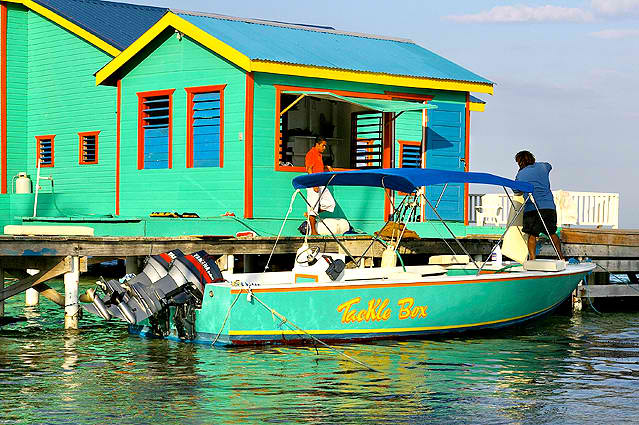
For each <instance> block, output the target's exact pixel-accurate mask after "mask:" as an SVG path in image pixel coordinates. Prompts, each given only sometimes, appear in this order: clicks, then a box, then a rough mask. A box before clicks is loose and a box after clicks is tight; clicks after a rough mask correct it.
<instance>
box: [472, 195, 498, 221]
mask: <svg viewBox="0 0 639 425" xmlns="http://www.w3.org/2000/svg"><path fill="white" fill-rule="evenodd" d="M502 209H503V207H502V197H501V196H500V195H498V194H494V193H489V194H486V195H482V197H481V205H478V206H476V207H475V210H476V211H477V225H478V226H485V225H487V224H491V225H494V226H496V225H498V224H499V221H500V218H501V213H502Z"/></svg>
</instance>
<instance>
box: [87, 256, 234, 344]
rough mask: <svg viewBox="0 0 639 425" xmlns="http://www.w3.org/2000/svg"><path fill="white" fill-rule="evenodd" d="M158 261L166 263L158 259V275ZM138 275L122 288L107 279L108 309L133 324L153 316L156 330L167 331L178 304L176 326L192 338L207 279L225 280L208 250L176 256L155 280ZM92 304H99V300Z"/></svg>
mask: <svg viewBox="0 0 639 425" xmlns="http://www.w3.org/2000/svg"><path fill="white" fill-rule="evenodd" d="M164 260H166V258H164ZM150 261H151V260H150ZM150 261H149V262H150ZM158 264H159V265H160V266H161V267H164V265H165V264H166V263H165V262H162V261H161V260H158V259H154V265H153V267H154V270H156V271H159V272H160V273H158V274H157V275H159V274H161V269H160V268H155V266H157V265H158ZM148 266H149V265H148V264H147V267H148ZM145 270H146V267H145ZM143 274H145V273H144V272H143V273H140V275H138V276H141V275H143ZM157 275H154V276H157ZM138 276H136V278H134V279H131V280H130V281H128V282H126V283H124V284H122V285H120V286H119V288H116V285H114V284H113V283H112V282H114V281H109V282H107V285H106V288H107V290H112V289H113V290H112V291H111V295H110V297H109V299H108V301H107V302H105V303H103V304H104V307H105V309H106V311H107V313H109V314H111V316H114V317H117V318H119V319H122V320H124V321H126V322H127V323H129V324H135V323H139V322H141V321H142V320H144V319H146V318H150V320H151V324H152V327H153V328H154V329H156V330H157V329H160V330H161V332H159V333H161V334H164V333H166V332H167V331H168V308H167V307H168V306H176V307H177V311H176V314H175V319H176V326H177V327H178V331H180V328H182V329H183V330H184V332H179V333H180V337H184V338H187V339H192V336H193V335H194V332H195V326H194V322H195V321H194V315H195V313H194V309H195V308H200V307H201V305H202V298H203V294H204V286H205V285H206V284H207V283H212V282H217V281H221V280H224V278H223V277H222V273H221V272H220V269H219V268H218V267H217V264H216V263H215V260H214V259H213V257H211V256H210V255H208V254H207V253H206V252H205V251H198V252H195V253H193V254H191V255H183V256H175V259H174V260H173V261H172V262H171V265H170V267H169V268H168V273H164V276H162V277H160V278H159V279H157V280H155V281H152V280H151V279H150V278H149V276H148V275H145V276H141V277H140V278H138ZM107 295H108V293H107ZM97 299H99V298H97ZM100 301H101V300H100ZM90 307H95V303H94V306H90ZM185 309H186V310H185ZM95 310H97V311H99V312H100V313H98V315H100V316H101V317H104V318H106V317H105V316H103V314H104V313H103V312H102V311H101V309H98V308H95ZM187 310H188V311H187ZM156 315H157V316H156ZM154 316H155V317H154ZM180 318H182V319H186V320H182V321H181V322H179V323H178V320H177V319H180ZM158 323H159V324H160V325H158Z"/></svg>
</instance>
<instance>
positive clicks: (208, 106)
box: [190, 91, 222, 167]
mask: <svg viewBox="0 0 639 425" xmlns="http://www.w3.org/2000/svg"><path fill="white" fill-rule="evenodd" d="M221 106H222V105H221V94H220V92H219V91H213V92H206V93H196V94H194V95H193V110H192V111H190V112H191V113H192V115H191V120H192V121H191V125H192V126H193V133H192V134H193V167H219V166H220V144H221V143H220V141H221V138H222V134H221V128H222V122H221V120H222V117H221Z"/></svg>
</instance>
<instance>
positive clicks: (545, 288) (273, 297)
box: [131, 265, 593, 345]
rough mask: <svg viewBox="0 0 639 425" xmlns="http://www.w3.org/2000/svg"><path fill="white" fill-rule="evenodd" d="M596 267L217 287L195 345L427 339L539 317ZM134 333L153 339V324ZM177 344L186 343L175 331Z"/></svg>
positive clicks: (201, 315)
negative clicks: (544, 271) (197, 343)
mask: <svg viewBox="0 0 639 425" xmlns="http://www.w3.org/2000/svg"><path fill="white" fill-rule="evenodd" d="M592 268H593V266H591V265H570V266H569V267H568V268H567V269H566V270H565V271H563V272H559V273H543V272H541V273H540V272H538V273H531V272H520V273H499V274H487V275H481V276H434V277H424V278H422V279H418V280H415V279H413V280H412V281H405V280H401V279H397V280H392V279H385V280H384V281H361V282H341V283H333V284H331V283H326V284H295V285H290V284H289V285H268V286H266V285H262V286H260V285H252V286H234V285H229V284H209V285H207V286H206V288H205V291H204V300H203V303H202V308H201V309H200V310H198V311H197V312H196V337H195V338H194V340H193V342H200V343H208V344H210V343H214V344H216V345H245V344H304V343H312V338H311V336H312V337H315V338H318V339H320V340H322V341H333V342H336V341H337V342H350V341H366V340H374V339H401V338H419V337H427V336H431V335H435V334H443V333H453V332H464V331H471V330H479V329H486V328H500V327H504V326H510V325H513V324H517V323H521V322H524V321H527V320H531V319H534V318H537V317H539V316H541V315H543V314H546V313H548V312H550V311H552V310H553V309H554V308H556V307H557V306H558V305H559V304H561V302H562V301H564V300H565V299H566V298H567V297H569V296H570V295H571V293H572V291H573V290H574V289H575V288H576V286H577V284H578V283H579V282H580V281H581V280H582V279H583V278H584V276H585V275H586V274H587V273H589V272H591V271H592ZM131 330H132V332H134V333H140V334H142V335H146V334H148V331H149V329H148V328H147V327H145V326H139V325H138V326H133V327H132V329H131ZM169 338H175V339H179V337H178V335H177V334H176V333H175V332H172V334H171V335H169Z"/></svg>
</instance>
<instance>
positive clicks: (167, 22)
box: [95, 12, 251, 86]
mask: <svg viewBox="0 0 639 425" xmlns="http://www.w3.org/2000/svg"><path fill="white" fill-rule="evenodd" d="M169 27H172V28H174V29H175V30H176V31H179V32H181V33H183V34H187V35H188V36H189V37H191V38H192V39H193V40H195V41H197V42H198V43H200V44H202V45H203V46H206V47H207V48H209V49H211V50H212V51H214V52H215V53H217V54H219V55H220V56H222V57H224V58H226V59H227V60H229V61H230V62H232V63H234V64H236V65H237V66H239V67H240V68H242V69H244V70H245V71H247V72H250V70H251V60H250V59H249V58H248V56H246V55H244V54H242V53H240V52H239V51H237V50H235V49H234V48H232V47H231V46H229V45H228V44H226V43H223V42H222V41H220V40H218V39H217V38H215V37H213V36H212V35H210V34H208V33H207V32H205V31H202V30H201V29H199V28H198V27H196V26H195V25H193V24H192V23H190V22H188V21H186V20H185V19H183V18H181V17H179V16H178V15H176V14H174V13H173V12H167V13H166V14H165V15H164V16H163V17H162V18H161V19H160V20H159V21H157V22H156V23H155V24H154V25H153V26H152V27H151V28H149V29H148V30H147V31H146V32H145V33H144V34H142V35H141V36H140V38H138V39H137V40H136V41H135V42H134V43H133V44H131V45H130V46H129V47H127V48H126V49H125V50H123V51H122V53H120V54H119V55H118V56H117V57H115V58H114V59H113V60H111V62H109V63H108V64H106V65H105V66H104V67H103V68H102V69H100V70H99V71H98V72H97V73H96V74H95V85H96V86H97V85H100V84H102V83H103V82H104V81H106V80H107V79H108V78H109V77H111V76H112V75H113V74H114V73H115V72H116V71H117V70H118V69H120V68H121V67H122V66H123V65H124V64H125V63H127V62H128V61H129V60H131V59H132V58H133V57H134V56H135V55H137V54H138V53H139V52H140V51H141V50H142V49H143V48H144V47H146V46H147V45H148V44H149V43H150V42H151V41H152V40H153V39H155V38H156V37H157V36H158V35H160V33H162V31H164V30H165V29H167V28H169Z"/></svg>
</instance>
